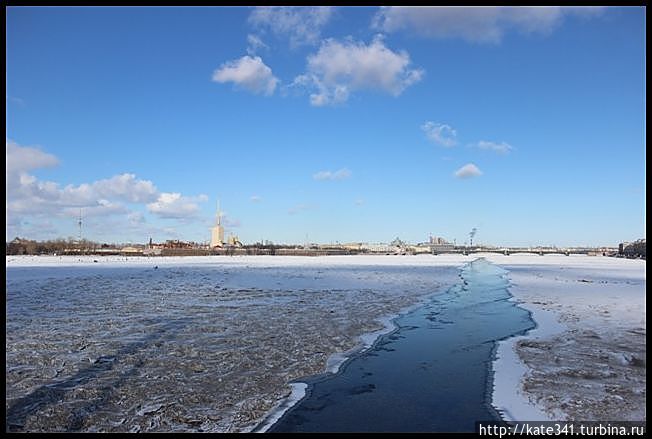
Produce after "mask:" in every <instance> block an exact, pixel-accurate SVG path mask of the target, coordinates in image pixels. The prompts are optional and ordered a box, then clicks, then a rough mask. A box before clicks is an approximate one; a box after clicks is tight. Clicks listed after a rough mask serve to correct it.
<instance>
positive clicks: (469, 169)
mask: <svg viewBox="0 0 652 439" xmlns="http://www.w3.org/2000/svg"><path fill="white" fill-rule="evenodd" d="M480 175H482V171H480V169H478V167H477V166H476V165H474V164H473V163H467V164H466V165H464V166H462V167H461V168H460V169H458V170H457V171H455V177H457V178H473V177H479V176H480Z"/></svg>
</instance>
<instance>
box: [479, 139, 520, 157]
mask: <svg viewBox="0 0 652 439" xmlns="http://www.w3.org/2000/svg"><path fill="white" fill-rule="evenodd" d="M476 146H477V147H478V148H480V149H487V150H490V151H494V152H497V153H499V154H507V153H508V152H510V151H511V150H512V149H514V148H513V147H512V146H511V145H510V144H509V143H505V142H500V143H496V142H489V141H486V140H480V141H479V142H478V143H477V144H476Z"/></svg>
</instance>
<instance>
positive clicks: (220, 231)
mask: <svg viewBox="0 0 652 439" xmlns="http://www.w3.org/2000/svg"><path fill="white" fill-rule="evenodd" d="M223 246H224V227H223V226H222V212H220V202H219V201H218V202H217V215H216V222H215V227H213V228H212V229H211V248H214V247H223Z"/></svg>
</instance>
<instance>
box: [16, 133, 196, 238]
mask: <svg viewBox="0 0 652 439" xmlns="http://www.w3.org/2000/svg"><path fill="white" fill-rule="evenodd" d="M6 143H7V147H6V151H7V154H6V157H7V173H6V177H7V199H6V213H7V222H6V233H7V236H10V235H11V234H15V233H19V232H21V231H29V232H33V229H30V228H25V227H24V225H25V224H28V223H29V220H30V219H32V218H56V217H59V218H65V217H77V216H78V215H79V209H80V208H82V209H83V216H84V217H85V218H86V217H96V218H98V219H100V218H101V221H102V222H103V223H106V222H107V221H108V217H116V216H122V217H123V218H124V219H125V220H127V221H128V222H129V223H130V224H131V223H133V221H135V220H137V219H138V218H139V217H138V216H133V215H136V214H134V213H133V212H131V211H130V209H129V208H128V207H127V206H126V205H125V203H129V204H132V205H133V204H140V205H145V204H146V203H149V204H147V206H151V209H150V211H151V212H152V213H155V214H157V215H158V216H161V217H164V218H187V217H189V218H194V217H195V215H196V212H197V205H196V203H197V202H202V201H206V200H207V197H206V196H205V195H200V196H197V197H184V196H181V195H180V194H172V195H170V194H168V193H160V192H159V190H158V189H157V188H156V186H155V185H154V183H152V182H151V181H149V180H141V179H138V178H136V176H135V175H134V174H129V173H124V174H120V175H115V176H113V177H111V178H108V179H102V180H97V181H94V182H91V183H82V184H79V185H72V184H69V185H66V186H61V185H60V184H59V183H56V182H52V181H42V180H39V179H38V178H37V177H35V176H34V175H31V174H30V173H29V172H28V171H31V170H35V169H39V168H45V167H50V166H54V165H56V164H57V163H58V162H59V161H58V159H57V158H56V157H55V156H53V155H51V154H48V153H45V152H43V151H41V150H39V149H37V148H33V147H25V146H20V145H18V144H17V143H16V142H13V141H9V140H7V142H6ZM175 208H177V209H178V210H177V211H175V210H174V209H175ZM12 237H13V236H12Z"/></svg>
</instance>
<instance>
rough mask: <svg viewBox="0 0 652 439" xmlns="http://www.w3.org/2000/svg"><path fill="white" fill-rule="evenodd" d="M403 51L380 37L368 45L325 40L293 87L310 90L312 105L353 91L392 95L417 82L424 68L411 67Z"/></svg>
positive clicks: (330, 101)
mask: <svg viewBox="0 0 652 439" xmlns="http://www.w3.org/2000/svg"><path fill="white" fill-rule="evenodd" d="M410 63H411V62H410V56H409V55H408V53H407V52H406V51H396V52H395V51H393V50H391V49H390V48H388V47H387V46H385V43H384V42H383V40H382V38H381V37H380V36H377V37H376V38H374V39H373V41H372V42H371V43H370V44H365V43H364V42H360V41H353V40H351V39H347V40H345V41H337V40H334V39H328V40H325V41H323V42H322V44H321V46H320V48H319V50H318V51H317V53H314V54H311V55H309V56H308V63H307V69H306V72H305V73H304V74H302V75H299V76H297V77H296V78H295V79H294V82H293V83H292V87H297V88H300V89H306V90H309V91H310V92H311V93H310V103H311V104H312V105H314V106H322V105H330V104H337V103H342V102H345V101H346V100H348V98H349V95H350V94H351V93H352V92H353V91H356V90H365V89H367V90H380V91H382V92H385V93H389V94H390V95H392V96H398V95H400V94H401V93H402V92H403V91H404V90H405V89H406V88H407V87H409V86H410V85H412V84H414V83H416V82H418V81H420V80H421V79H422V78H423V76H424V71H423V70H422V69H419V68H410Z"/></svg>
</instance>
